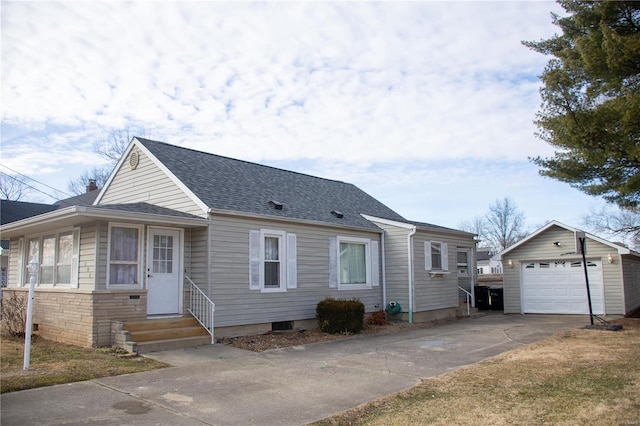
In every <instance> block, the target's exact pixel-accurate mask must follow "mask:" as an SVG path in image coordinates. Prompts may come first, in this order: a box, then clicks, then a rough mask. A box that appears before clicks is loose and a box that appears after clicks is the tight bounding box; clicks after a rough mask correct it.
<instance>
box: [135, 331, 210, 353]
mask: <svg viewBox="0 0 640 426" xmlns="http://www.w3.org/2000/svg"><path fill="white" fill-rule="evenodd" d="M132 343H133V346H132V348H131V350H130V352H135V353H137V354H138V355H141V354H146V353H149V352H157V351H168V350H171V349H181V348H191V347H194V346H204V345H210V344H211V336H210V335H209V334H207V335H206V336H195V337H182V338H177V339H168V340H153V341H150V342H132Z"/></svg>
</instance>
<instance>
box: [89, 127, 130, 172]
mask: <svg viewBox="0 0 640 426" xmlns="http://www.w3.org/2000/svg"><path fill="white" fill-rule="evenodd" d="M130 141H131V136H130V134H129V129H128V128H127V129H125V130H124V131H122V130H114V131H112V132H111V133H109V134H108V135H107V136H106V137H104V138H102V139H101V140H99V141H96V142H95V143H94V144H93V151H94V152H95V153H96V154H99V155H100V156H101V157H102V158H105V159H107V160H110V161H111V163H112V164H113V165H115V164H116V163H117V162H118V160H119V159H120V157H122V154H123V153H124V150H125V149H126V148H127V145H129V142H130Z"/></svg>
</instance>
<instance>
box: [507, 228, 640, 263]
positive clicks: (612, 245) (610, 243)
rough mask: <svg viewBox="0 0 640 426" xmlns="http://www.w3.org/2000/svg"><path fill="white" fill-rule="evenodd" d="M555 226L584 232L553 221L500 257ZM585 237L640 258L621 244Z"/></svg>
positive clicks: (509, 248) (593, 236)
mask: <svg viewBox="0 0 640 426" xmlns="http://www.w3.org/2000/svg"><path fill="white" fill-rule="evenodd" d="M553 226H558V227H560V228H564V229H566V230H567V231H571V232H574V233H575V232H584V231H581V230H580V229H577V228H574V227H572V226H569V225H565V224H564V223H561V222H558V221H557V220H553V221H551V222H549V223H547V224H546V225H545V226H543V227H542V228H540V229H538V230H537V231H535V232H533V233H532V234H530V235H529V236H527V237H526V238H524V239H522V240H520V241H518V242H517V243H515V244H514V245H512V246H511V247H507V248H506V249H504V250H503V251H502V252H501V253H500V256H501V257H504V256H505V255H506V254H507V253H509V252H511V251H513V250H515V249H516V248H518V247H520V246H522V245H523V244H526V243H527V242H528V241H529V240H532V239H534V238H535V237H537V236H538V235H540V234H542V233H543V232H545V231H546V230H547V229H549V228H551V227H553ZM585 236H586V237H587V238H589V239H591V240H594V241H597V242H599V243H601V244H604V245H607V246H609V247H611V248H612V249H614V250H616V251H617V252H618V254H620V255H622V254H633V255H634V256H639V257H640V253H636V252H634V251H632V250H630V249H629V248H627V247H624V246H621V245H619V244H616V243H612V242H611V241H607V240H605V239H602V238H600V237H597V236H595V235H592V234H589V233H588V232H585Z"/></svg>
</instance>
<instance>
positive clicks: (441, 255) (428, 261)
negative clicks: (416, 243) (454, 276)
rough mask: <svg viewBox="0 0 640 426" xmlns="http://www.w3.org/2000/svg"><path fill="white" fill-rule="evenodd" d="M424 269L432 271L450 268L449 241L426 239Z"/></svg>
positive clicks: (444, 270)
mask: <svg viewBox="0 0 640 426" xmlns="http://www.w3.org/2000/svg"><path fill="white" fill-rule="evenodd" d="M424 269H425V270H427V271H432V272H446V271H448V270H449V249H448V245H447V243H443V242H440V241H425V243H424Z"/></svg>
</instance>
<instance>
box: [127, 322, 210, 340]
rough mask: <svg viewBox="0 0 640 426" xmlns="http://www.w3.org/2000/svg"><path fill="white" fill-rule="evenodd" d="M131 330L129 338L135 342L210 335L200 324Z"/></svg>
mask: <svg viewBox="0 0 640 426" xmlns="http://www.w3.org/2000/svg"><path fill="white" fill-rule="evenodd" d="M127 331H129V340H131V341H133V342H138V343H140V342H151V341H154V340H170V339H178V338H181V337H197V336H210V334H209V333H208V332H207V330H205V329H204V327H202V326H201V325H200V324H198V325H197V326H191V327H171V328H163V329H153V330H143V331H131V330H127Z"/></svg>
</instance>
